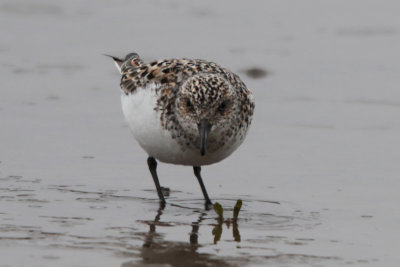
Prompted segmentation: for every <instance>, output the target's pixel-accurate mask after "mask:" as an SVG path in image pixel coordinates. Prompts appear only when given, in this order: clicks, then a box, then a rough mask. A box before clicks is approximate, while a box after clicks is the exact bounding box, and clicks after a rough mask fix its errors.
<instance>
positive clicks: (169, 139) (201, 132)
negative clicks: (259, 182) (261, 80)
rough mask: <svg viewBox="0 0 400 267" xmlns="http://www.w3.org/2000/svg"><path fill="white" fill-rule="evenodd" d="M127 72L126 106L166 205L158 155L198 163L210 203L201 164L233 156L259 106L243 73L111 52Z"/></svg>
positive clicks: (211, 65) (124, 77)
mask: <svg viewBox="0 0 400 267" xmlns="http://www.w3.org/2000/svg"><path fill="white" fill-rule="evenodd" d="M112 58H113V60H114V62H115V64H116V66H117V68H118V70H119V71H120V73H121V74H122V78H121V84H120V85H121V88H122V97H121V98H122V110H123V113H124V116H125V119H126V121H127V123H128V125H129V127H130V129H131V130H132V133H133V135H134V137H135V138H136V140H137V141H138V143H139V145H140V146H141V147H142V148H143V149H144V150H145V151H146V152H147V154H148V159H147V164H148V167H149V169H150V173H151V175H152V177H153V180H154V183H155V186H156V189H157V193H158V197H159V199H160V202H161V204H162V205H164V204H165V198H164V195H163V192H162V188H161V186H160V183H159V180H158V176H157V171H156V169H157V161H156V159H157V160H159V161H161V162H165V163H172V164H180V165H189V166H193V170H194V174H195V176H196V178H197V179H198V181H199V184H200V186H201V190H202V192H203V195H204V199H205V202H206V206H208V205H210V204H211V200H210V198H209V197H208V194H207V190H206V188H205V186H204V183H203V180H202V178H201V174H200V172H201V166H203V165H209V164H213V163H216V162H219V161H221V160H223V159H225V158H226V157H228V156H229V155H230V154H231V153H232V152H233V151H235V150H236V148H237V147H238V146H239V145H240V144H241V143H242V142H243V140H244V138H245V136H246V133H247V130H248V128H249V126H250V123H251V119H252V116H253V110H254V100H253V97H252V93H251V92H250V91H249V89H247V87H246V85H245V84H244V83H243V82H242V81H241V80H240V78H239V77H238V76H237V75H236V74H234V73H232V72H230V71H229V70H227V69H225V68H222V67H220V66H219V65H217V64H215V63H213V62H208V61H205V60H198V59H167V60H159V61H153V62H150V63H145V62H143V60H141V59H140V57H139V56H138V54H136V53H130V54H128V55H127V56H126V57H125V58H124V59H119V58H117V57H112Z"/></svg>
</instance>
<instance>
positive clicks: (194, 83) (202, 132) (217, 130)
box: [175, 74, 240, 156]
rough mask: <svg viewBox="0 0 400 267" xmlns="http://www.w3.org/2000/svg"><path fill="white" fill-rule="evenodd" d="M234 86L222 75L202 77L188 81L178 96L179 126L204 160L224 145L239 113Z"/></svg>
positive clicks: (195, 77)
mask: <svg viewBox="0 0 400 267" xmlns="http://www.w3.org/2000/svg"><path fill="white" fill-rule="evenodd" d="M236 99H237V97H235V90H233V88H232V85H231V84H230V83H229V82H228V81H227V80H226V79H225V78H223V77H222V76H221V75H216V74H201V75H196V76H193V77H191V78H189V79H188V80H186V81H185V82H184V83H183V84H182V86H181V87H180V90H179V92H178V96H177V99H176V103H175V105H176V107H177V109H176V113H177V119H178V121H179V124H180V125H181V127H182V129H183V130H184V132H185V133H186V134H187V135H188V136H192V137H193V138H191V141H192V142H193V145H194V146H195V147H198V148H199V149H200V153H201V155H202V156H204V155H205V154H206V148H207V150H213V149H215V148H216V147H218V143H221V140H219V136H220V135H221V133H222V132H224V131H227V130H229V128H230V127H231V125H232V122H233V121H234V120H235V118H236V117H237V113H238V112H239V110H240V103H238V101H237V100H236Z"/></svg>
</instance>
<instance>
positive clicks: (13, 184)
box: [0, 0, 400, 267]
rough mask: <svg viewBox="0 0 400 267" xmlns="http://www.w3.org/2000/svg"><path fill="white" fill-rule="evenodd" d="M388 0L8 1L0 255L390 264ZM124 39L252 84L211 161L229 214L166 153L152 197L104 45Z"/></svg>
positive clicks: (391, 11) (50, 262)
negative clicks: (161, 191) (211, 206)
mask: <svg viewBox="0 0 400 267" xmlns="http://www.w3.org/2000/svg"><path fill="white" fill-rule="evenodd" d="M385 3H386V4H385V5H383V4H381V3H378V2H376V1H364V0H363V1H361V0H360V1H351V2H348V1H346V2H344V1H339V2H338V1H336V0H335V1H333V0H332V1H324V2H323V3H322V2H320V1H306V0H302V1H298V2H290V4H289V2H284V1H253V2H251V4H249V3H247V2H246V3H245V2H240V1H219V2H214V1H202V2H201V3H197V2H196V3H194V2H193V3H192V2H188V1H169V2H165V1H135V2H129V1H123V0H121V1H113V2H112V3H111V2H108V1H97V2H96V5H93V3H92V2H89V1H70V2H65V3H55V2H50V1H48V0H39V1H35V2H34V3H32V2H31V1H24V0H19V1H7V0H6V1H3V2H2V3H0V25H1V26H0V36H1V38H0V77H1V79H0V85H1V90H0V266H1V267H3V266H123V267H132V266H342V265H351V266H396V265H397V263H398V262H399V260H400V256H399V254H398V249H399V248H400V246H399V242H398V232H399V231H398V226H399V222H400V213H399V212H398V208H397V206H398V203H399V201H400V195H399V194H398V191H399V190H398V188H399V185H400V182H399V179H398V174H399V173H400V165H399V164H398V162H399V159H400V145H399V141H398V140H399V136H400V109H399V107H400V91H399V90H398V84H399V82H400V81H399V78H398V73H399V71H400V70H399V68H400V66H399V64H398V62H399V61H400V58H399V53H398V46H399V45H398V44H399V41H400V35H399V33H400V23H399V19H398V14H397V13H396V10H398V8H399V7H400V6H399V4H398V3H397V2H395V1H386V2H385ZM228 6H229V9H227V7H228ZM132 51H135V52H138V53H139V54H140V55H141V56H142V57H143V58H144V59H145V60H151V59H160V58H169V57H192V58H205V59H210V60H213V61H215V62H218V63H220V64H221V65H223V66H225V67H228V68H229V69H231V70H232V71H234V72H236V73H238V74H240V76H241V77H242V78H243V80H244V81H245V83H246V84H247V85H248V87H249V88H251V90H252V91H253V92H254V95H255V97H256V110H255V118H254V122H253V125H252V128H251V130H250V133H249V135H248V138H247V140H246V141H245V143H244V144H243V145H242V147H241V148H240V149H239V150H238V151H237V152H235V153H234V154H233V155H232V156H231V157H230V158H228V159H227V160H225V161H223V162H221V163H219V164H216V165H212V166H208V167H204V168H203V169H202V174H203V178H204V182H205V184H206V186H207V189H208V192H209V194H210V197H211V198H212V199H213V200H214V201H218V202H219V203H221V205H222V206H223V207H224V209H225V212H224V221H222V222H221V221H220V220H219V219H218V216H217V214H216V213H215V212H214V211H212V210H205V209H204V205H203V200H202V194H201V191H200V188H199V186H198V184H197V181H196V179H195V177H194V175H193V173H192V169H191V168H187V167H181V166H173V165H166V164H159V175H160V182H161V184H162V185H163V186H167V187H169V188H170V189H171V191H170V195H169V197H168V199H167V202H168V204H167V206H166V207H165V208H164V209H160V207H159V205H158V202H157V195H156V192H155V190H154V186H153V182H152V179H151V176H150V174H149V172H148V170H147V165H146V155H145V153H144V152H143V151H142V150H141V149H140V148H139V146H138V145H137V144H136V143H135V142H134V140H133V137H132V136H131V135H130V133H129V130H128V129H127V127H126V125H125V124H124V121H123V118H122V114H121V110H120V102H119V94H120V92H119V87H118V83H119V75H118V73H117V71H116V69H115V67H114V65H113V64H112V62H110V60H109V59H108V58H106V57H104V56H102V54H113V55H116V56H123V55H124V54H126V53H128V52H132ZM237 199H242V200H243V207H242V210H241V212H240V214H239V218H238V220H237V221H236V222H235V221H234V220H232V208H233V206H234V205H235V203H236V200H237ZM218 235H220V238H218Z"/></svg>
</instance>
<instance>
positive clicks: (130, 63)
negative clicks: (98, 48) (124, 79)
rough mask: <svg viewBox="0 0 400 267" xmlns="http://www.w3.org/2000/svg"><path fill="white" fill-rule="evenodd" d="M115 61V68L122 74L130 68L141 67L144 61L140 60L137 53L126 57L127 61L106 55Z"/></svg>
mask: <svg viewBox="0 0 400 267" xmlns="http://www.w3.org/2000/svg"><path fill="white" fill-rule="evenodd" d="M105 56H107V57H110V58H112V59H113V60H114V63H115V66H116V67H117V69H118V70H119V72H120V73H122V72H124V71H125V69H127V68H129V67H140V66H141V65H142V64H143V60H141V59H140V57H139V55H138V54H137V53H129V54H127V55H126V56H125V59H120V58H118V57H114V56H110V55H105Z"/></svg>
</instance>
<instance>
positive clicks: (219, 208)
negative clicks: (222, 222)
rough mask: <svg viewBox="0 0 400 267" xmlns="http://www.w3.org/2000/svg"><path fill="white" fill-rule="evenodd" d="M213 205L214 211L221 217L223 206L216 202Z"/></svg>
mask: <svg viewBox="0 0 400 267" xmlns="http://www.w3.org/2000/svg"><path fill="white" fill-rule="evenodd" d="M213 207H214V211H215V212H216V213H217V214H218V216H219V218H220V219H222V218H223V214H224V208H222V206H221V204H219V203H218V202H215V203H214V206H213Z"/></svg>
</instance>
